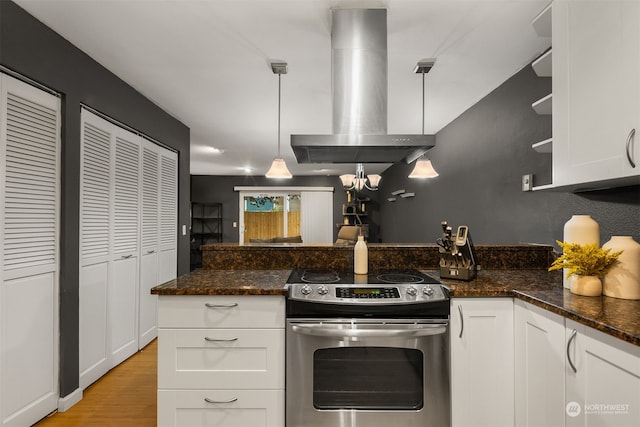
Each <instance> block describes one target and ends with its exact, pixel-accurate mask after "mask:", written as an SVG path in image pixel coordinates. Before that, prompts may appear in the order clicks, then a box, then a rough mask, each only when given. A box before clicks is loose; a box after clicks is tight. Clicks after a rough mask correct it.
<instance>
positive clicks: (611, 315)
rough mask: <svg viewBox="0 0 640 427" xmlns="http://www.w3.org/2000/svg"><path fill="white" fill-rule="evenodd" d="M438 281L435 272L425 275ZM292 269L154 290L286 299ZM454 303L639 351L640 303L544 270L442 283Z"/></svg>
mask: <svg viewBox="0 0 640 427" xmlns="http://www.w3.org/2000/svg"><path fill="white" fill-rule="evenodd" d="M422 271H423V272H424V273H427V274H430V275H431V276H433V277H435V278H439V273H438V271H436V270H422ZM290 272H291V270H290V269H281V270H196V271H193V272H191V273H188V274H186V275H184V276H181V277H178V278H177V279H174V280H171V281H169V282H166V283H164V284H162V285H159V286H156V287H154V288H152V290H151V293H152V294H155V295H165V296H166V295H174V296H179V295H236V296H237V295H272V296H286V295H287V289H286V281H287V278H288V277H289V274H290ZM441 280H442V282H443V283H445V285H447V286H448V287H449V288H450V290H451V297H452V298H486V297H513V298H517V299H520V300H522V301H525V302H528V303H530V304H533V305H536V306H538V307H541V308H543V309H545V310H548V311H551V312H553V313H556V314H558V315H560V316H562V317H564V318H569V319H572V320H574V321H576V322H578V323H580V324H584V325H586V326H589V327H592V328H594V329H596V330H599V331H601V332H604V333H606V334H608V335H611V336H614V337H616V338H619V339H621V340H623V341H626V342H629V343H631V344H634V345H637V346H640V301H630V300H619V299H616V298H610V297H606V296H601V297H582V296H577V295H574V294H571V293H570V292H569V291H568V290H566V289H563V288H562V284H561V275H560V274H559V273H558V272H553V273H549V272H547V271H544V270H483V271H480V272H479V273H478V278H476V279H475V280H473V281H470V282H464V281H460V280H449V279H441Z"/></svg>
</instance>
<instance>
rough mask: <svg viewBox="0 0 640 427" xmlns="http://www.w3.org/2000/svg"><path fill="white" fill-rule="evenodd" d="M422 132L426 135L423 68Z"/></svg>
mask: <svg viewBox="0 0 640 427" xmlns="http://www.w3.org/2000/svg"><path fill="white" fill-rule="evenodd" d="M422 134H423V135H424V70H422Z"/></svg>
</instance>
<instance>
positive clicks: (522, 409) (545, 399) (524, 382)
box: [514, 300, 565, 427]
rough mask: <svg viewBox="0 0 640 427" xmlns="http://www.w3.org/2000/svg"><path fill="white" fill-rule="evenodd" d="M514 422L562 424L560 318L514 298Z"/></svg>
mask: <svg viewBox="0 0 640 427" xmlns="http://www.w3.org/2000/svg"><path fill="white" fill-rule="evenodd" d="M514 304H515V309H514V310H515V316H514V319H515V325H514V328H515V387H516V389H515V396H516V399H515V415H516V426H527V427H537V426H555V427H560V426H563V425H564V417H565V400H564V372H565V366H564V365H565V342H564V318H563V317H562V316H559V315H557V314H555V313H551V312H550V311H547V310H543V309H541V308H539V307H536V306H533V305H531V304H527V303H525V302H523V301H520V300H516V301H515V303H514Z"/></svg>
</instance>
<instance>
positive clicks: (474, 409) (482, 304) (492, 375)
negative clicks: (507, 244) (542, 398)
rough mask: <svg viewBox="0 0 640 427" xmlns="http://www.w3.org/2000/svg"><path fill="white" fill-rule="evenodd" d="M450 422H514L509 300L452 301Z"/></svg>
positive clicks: (457, 426)
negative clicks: (451, 405)
mask: <svg viewBox="0 0 640 427" xmlns="http://www.w3.org/2000/svg"><path fill="white" fill-rule="evenodd" d="M450 330H451V396H452V399H451V400H452V404H453V407H452V425H453V426H454V427H464V426H469V427H470V426H473V427H481V426H492V427H497V426H513V423H514V409H513V408H514V406H513V405H514V400H513V395H514V377H513V375H514V367H513V363H514V362H513V348H514V347H513V299H512V298H453V299H452V300H451V329H450Z"/></svg>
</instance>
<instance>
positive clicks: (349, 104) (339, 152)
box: [291, 9, 435, 163]
mask: <svg viewBox="0 0 640 427" xmlns="http://www.w3.org/2000/svg"><path fill="white" fill-rule="evenodd" d="M331 57H332V90H333V135H291V147H292V148H293V152H294V153H295V155H296V158H297V159H298V163H396V162H399V161H402V160H405V161H406V162H407V163H410V162H412V161H413V160H415V159H417V158H418V157H420V156H421V155H422V154H424V153H425V152H426V151H427V150H429V149H430V148H432V147H433V146H434V145H435V136H433V135H419V134H417V135H388V134H387V10H386V9H333V10H332V26H331Z"/></svg>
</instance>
